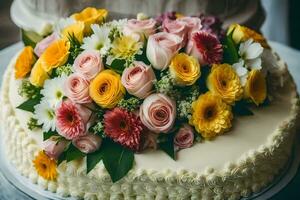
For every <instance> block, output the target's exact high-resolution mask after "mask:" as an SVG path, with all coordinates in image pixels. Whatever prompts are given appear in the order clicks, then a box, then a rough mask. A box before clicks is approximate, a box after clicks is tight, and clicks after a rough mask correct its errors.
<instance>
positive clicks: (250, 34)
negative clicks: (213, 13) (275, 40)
mask: <svg viewBox="0 0 300 200" xmlns="http://www.w3.org/2000/svg"><path fill="white" fill-rule="evenodd" d="M231 33H232V39H233V41H234V42H235V43H236V44H239V43H240V42H245V41H246V40H248V39H250V38H252V39H253V40H254V41H255V42H258V43H260V44H261V46H263V47H265V48H269V45H268V43H267V40H266V39H265V38H264V37H263V36H262V35H261V34H259V33H257V32H256V31H254V30H252V29H250V28H247V27H245V26H241V25H239V24H232V25H231V26H230V27H229V29H228V32H227V34H228V35H229V34H231Z"/></svg>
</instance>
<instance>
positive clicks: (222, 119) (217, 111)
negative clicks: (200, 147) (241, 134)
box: [189, 92, 233, 138]
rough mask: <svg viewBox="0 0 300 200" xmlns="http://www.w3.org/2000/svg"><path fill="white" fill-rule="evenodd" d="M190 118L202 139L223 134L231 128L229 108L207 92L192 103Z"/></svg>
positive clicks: (218, 98) (217, 97) (231, 116)
mask: <svg viewBox="0 0 300 200" xmlns="http://www.w3.org/2000/svg"><path fill="white" fill-rule="evenodd" d="M192 113H193V114H192V117H191V119H190V121H189V123H190V124H191V125H193V126H194V127H195V129H196V130H197V132H199V133H200V134H201V135H202V136H203V137H204V138H212V137H215V136H217V135H220V134H223V133H224V132H225V131H227V130H229V129H230V128H231V126H232V124H231V120H232V119H233V115H232V112H231V106H230V105H228V104H226V103H225V102H223V101H222V99H221V98H220V97H219V96H217V95H214V94H212V93H211V92H207V93H205V94H202V95H200V97H199V98H198V99H197V100H196V101H195V102H193V103H192Z"/></svg>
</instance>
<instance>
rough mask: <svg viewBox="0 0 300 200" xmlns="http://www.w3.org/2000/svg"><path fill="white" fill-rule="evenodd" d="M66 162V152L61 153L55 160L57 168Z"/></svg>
mask: <svg viewBox="0 0 300 200" xmlns="http://www.w3.org/2000/svg"><path fill="white" fill-rule="evenodd" d="M65 160H66V152H63V153H62V154H61V155H60V156H59V157H58V159H57V166H59V165H60V164H61V163H62V162H63V161H65Z"/></svg>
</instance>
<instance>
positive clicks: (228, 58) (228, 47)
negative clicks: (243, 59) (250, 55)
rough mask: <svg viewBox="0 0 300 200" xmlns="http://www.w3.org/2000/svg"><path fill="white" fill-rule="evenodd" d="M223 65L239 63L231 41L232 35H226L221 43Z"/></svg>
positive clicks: (235, 48) (235, 49) (234, 46)
mask: <svg viewBox="0 0 300 200" xmlns="http://www.w3.org/2000/svg"><path fill="white" fill-rule="evenodd" d="M222 45H223V63H228V64H231V65H232V64H234V63H237V62H238V61H239V54H238V50H237V47H236V45H235V44H234V41H233V39H232V34H229V35H227V36H226V37H225V38H224V40H223V42H222Z"/></svg>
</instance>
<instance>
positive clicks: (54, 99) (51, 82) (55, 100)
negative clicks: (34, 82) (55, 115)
mask: <svg viewBox="0 0 300 200" xmlns="http://www.w3.org/2000/svg"><path fill="white" fill-rule="evenodd" d="M66 79H67V77H66V76H61V77H56V78H54V79H48V80H46V81H45V84H44V88H43V89H42V90H41V94H42V95H43V96H44V97H43V98H44V99H45V100H46V101H47V102H49V104H50V106H51V107H52V108H56V106H57V105H58V104H59V103H60V102H61V100H62V99H63V97H64V90H63V86H64V84H65V81H66Z"/></svg>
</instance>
